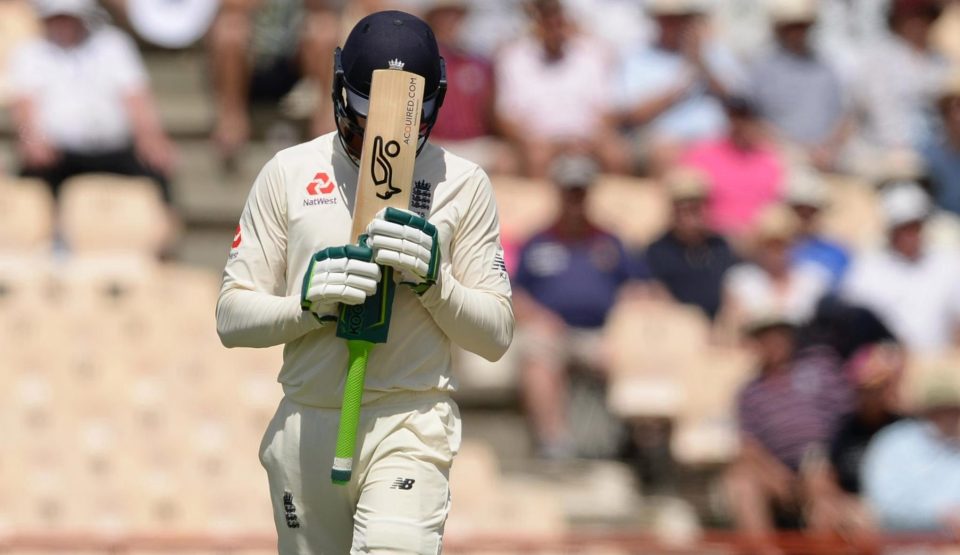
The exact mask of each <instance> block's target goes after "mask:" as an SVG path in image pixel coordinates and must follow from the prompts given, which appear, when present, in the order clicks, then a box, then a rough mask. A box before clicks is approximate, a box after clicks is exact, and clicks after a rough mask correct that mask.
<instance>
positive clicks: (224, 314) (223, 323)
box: [217, 158, 320, 347]
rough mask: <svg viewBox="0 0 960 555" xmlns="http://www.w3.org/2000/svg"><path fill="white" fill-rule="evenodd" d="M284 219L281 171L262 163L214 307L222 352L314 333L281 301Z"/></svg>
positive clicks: (309, 320)
mask: <svg viewBox="0 0 960 555" xmlns="http://www.w3.org/2000/svg"><path fill="white" fill-rule="evenodd" d="M286 250H287V215H286V196H285V189H284V179H283V170H282V168H281V167H280V164H279V163H278V162H277V159H276V158H274V159H272V160H270V161H269V162H267V164H266V165H265V166H264V167H263V170H261V172H260V175H259V176H257V180H256V181H255V182H254V185H253V190H251V192H250V196H249V198H248V199H247V204H246V206H245V207H244V209H243V214H242V215H241V217H240V225H239V226H238V228H237V233H236V236H235V237H234V242H233V250H231V251H230V256H229V257H228V260H227V265H226V269H225V270H224V274H223V285H222V287H221V289H220V298H219V299H218V301H217V333H219V335H220V341H221V342H222V343H223V345H224V346H226V347H271V346H273V345H279V344H282V343H288V342H290V341H293V340H294V339H297V338H298V337H301V336H302V335H304V334H306V333H308V332H310V331H312V330H314V329H317V328H319V327H320V323H319V322H318V321H317V320H316V318H314V317H313V316H312V315H311V314H309V313H307V312H304V311H302V310H301V309H300V299H299V297H298V296H296V295H293V296H288V295H286Z"/></svg>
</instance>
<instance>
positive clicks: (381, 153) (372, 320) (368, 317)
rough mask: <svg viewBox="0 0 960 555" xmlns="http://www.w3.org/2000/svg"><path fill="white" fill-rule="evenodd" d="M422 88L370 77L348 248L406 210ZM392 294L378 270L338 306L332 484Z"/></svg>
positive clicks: (346, 456) (378, 73)
mask: <svg viewBox="0 0 960 555" xmlns="http://www.w3.org/2000/svg"><path fill="white" fill-rule="evenodd" d="M423 89H424V79H423V77H421V76H419V75H417V74H415V73H410V72H408V71H403V70H401V69H378V70H375V71H374V72H373V81H372V83H371V86H370V109H369V113H368V114H367V122H366V128H365V131H364V135H363V149H362V150H361V154H360V176H359V179H358V181H357V196H356V199H355V201H354V208H353V226H352V230H351V232H350V236H351V240H352V241H353V242H354V243H359V242H360V240H361V235H363V232H364V231H365V230H366V228H367V225H368V224H369V223H370V221H371V220H372V219H373V218H374V216H375V215H376V214H377V212H379V211H380V210H382V209H383V208H386V207H388V206H392V207H394V208H400V209H403V210H407V209H408V208H409V204H410V189H411V188H412V186H413V165H414V161H415V160H416V157H417V141H418V139H419V130H420V116H421V114H420V110H421V108H422V105H423ZM395 292H396V282H395V281H394V279H393V268H390V267H385V266H384V267H381V279H380V285H379V286H378V287H377V293H376V294H375V295H371V296H370V297H367V300H366V302H365V303H364V304H362V305H355V306H349V305H341V307H340V318H339V320H338V324H337V337H342V338H344V339H346V340H347V350H348V351H349V357H350V358H349V364H348V368H347V380H346V385H345V387H344V391H343V406H342V408H341V409H340V428H339V430H338V432H337V449H336V454H335V456H334V459H333V469H332V471H331V479H332V480H333V482H334V483H335V484H346V483H348V482H350V477H351V476H352V473H353V455H354V452H355V451H356V444H357V427H358V425H359V423H360V403H361V401H362V400H363V382H364V374H365V373H366V369H367V359H368V358H369V356H370V350H371V349H372V348H373V346H374V345H375V344H376V343H385V342H386V341H387V332H388V331H389V328H390V313H391V309H392V306H393V297H394V294H395Z"/></svg>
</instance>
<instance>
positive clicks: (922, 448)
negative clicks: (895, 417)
mask: <svg viewBox="0 0 960 555" xmlns="http://www.w3.org/2000/svg"><path fill="white" fill-rule="evenodd" d="M955 372H956V370H953V371H952V372H951V373H947V374H944V375H943V376H940V377H939V379H934V380H930V383H929V384H928V386H929V387H928V388H927V389H926V391H925V394H924V398H923V399H922V400H921V402H920V407H919V409H920V414H919V415H918V418H915V419H909V420H901V421H900V422H897V423H896V424H892V425H890V426H888V427H887V428H885V429H884V430H883V431H881V432H880V433H879V434H877V436H876V437H875V438H874V439H873V441H872V442H871V443H870V446H869V447H868V448H867V452H866V455H865V456H864V462H863V467H862V472H863V474H862V476H861V480H862V482H863V485H864V491H865V494H866V498H867V502H868V503H869V505H870V508H871V509H872V510H873V512H874V514H876V515H877V517H878V518H879V520H880V523H881V525H882V526H883V527H885V528H888V529H899V530H927V531H929V530H944V531H950V532H953V533H957V532H960V391H958V390H957V385H956V374H955Z"/></svg>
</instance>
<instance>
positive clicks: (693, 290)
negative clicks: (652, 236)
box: [646, 169, 737, 319]
mask: <svg viewBox="0 0 960 555" xmlns="http://www.w3.org/2000/svg"><path fill="white" fill-rule="evenodd" d="M665 182H666V186H667V192H668V193H669V195H670V198H671V200H672V203H673V218H672V221H671V224H670V229H668V230H667V231H666V233H664V234H663V235H662V236H660V238H659V239H657V240H656V241H654V242H653V243H651V244H650V246H649V247H648V248H647V253H646V262H647V264H648V265H649V267H650V272H651V273H652V275H653V278H654V279H656V280H657V281H658V282H659V283H660V284H661V285H663V286H664V287H665V288H666V289H667V291H669V292H670V295H672V296H673V298H674V299H676V300H677V301H679V302H681V303H687V304H692V305H696V306H698V307H700V308H702V309H703V311H704V312H705V313H706V314H707V316H709V317H710V319H713V318H715V317H716V315H717V312H718V311H719V310H720V299H721V286H722V284H723V277H724V275H725V274H726V272H727V270H728V269H730V267H731V266H733V265H734V264H735V263H736V261H737V257H736V255H735V254H734V253H733V250H732V249H731V248H730V245H728V244H727V241H726V239H724V238H723V237H721V236H720V235H717V234H716V233H714V232H712V231H711V230H710V228H709V226H708V225H707V218H706V208H705V206H706V200H707V193H708V188H707V180H706V177H705V176H703V175H702V174H700V173H699V172H696V171H695V170H688V169H678V170H674V171H673V172H672V173H669V174H667V176H666V177H665Z"/></svg>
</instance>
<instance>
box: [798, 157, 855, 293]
mask: <svg viewBox="0 0 960 555" xmlns="http://www.w3.org/2000/svg"><path fill="white" fill-rule="evenodd" d="M829 195H830V193H829V191H828V190H827V184H826V183H824V182H823V178H822V177H820V175H818V174H817V173H816V172H814V171H812V170H807V169H795V170H794V171H793V172H791V174H790V177H788V178H787V194H786V199H785V200H786V202H787V204H788V205H789V206H790V208H792V209H793V213H794V214H796V215H797V219H798V220H799V222H800V233H799V238H798V241H797V244H796V246H795V247H794V249H793V255H792V256H793V262H794V264H805V263H812V264H817V265H819V266H820V267H822V268H823V269H824V270H826V271H827V272H829V273H830V283H831V286H832V287H836V286H837V285H839V283H840V280H841V278H843V274H844V272H845V271H846V270H847V265H848V264H849V262H850V258H849V256H848V254H847V251H846V249H844V248H843V246H842V245H840V244H839V243H837V242H835V241H833V240H831V239H828V238H827V237H824V236H823V234H822V233H820V229H819V227H820V215H821V212H822V211H823V209H824V208H825V207H826V206H827V203H828V202H829Z"/></svg>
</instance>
